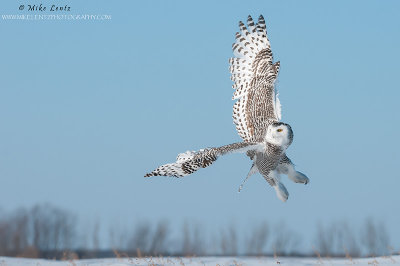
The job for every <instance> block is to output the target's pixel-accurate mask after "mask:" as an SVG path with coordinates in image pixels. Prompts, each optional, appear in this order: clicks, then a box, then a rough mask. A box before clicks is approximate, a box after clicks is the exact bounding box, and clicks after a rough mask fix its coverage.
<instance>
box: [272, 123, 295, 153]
mask: <svg viewBox="0 0 400 266" xmlns="http://www.w3.org/2000/svg"><path fill="white" fill-rule="evenodd" d="M265 140H266V142H268V143H271V144H274V145H277V146H280V147H283V148H285V149H286V148H287V147H289V145H290V144H292V142H293V131H292V128H291V127H290V126H289V125H288V124H285V123H282V122H275V123H273V124H271V125H269V126H268V129H267V134H266V136H265Z"/></svg>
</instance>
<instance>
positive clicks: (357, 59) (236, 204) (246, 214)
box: [0, 0, 400, 248]
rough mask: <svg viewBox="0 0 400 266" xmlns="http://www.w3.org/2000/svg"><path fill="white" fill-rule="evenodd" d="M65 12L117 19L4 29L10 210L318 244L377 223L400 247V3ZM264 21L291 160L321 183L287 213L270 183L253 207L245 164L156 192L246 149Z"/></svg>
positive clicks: (1, 68) (1, 203) (135, 5)
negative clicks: (253, 68)
mask: <svg viewBox="0 0 400 266" xmlns="http://www.w3.org/2000/svg"><path fill="white" fill-rule="evenodd" d="M34 2H36V1H31V3H34ZM39 2H40V1H39ZM39 2H37V3H39ZM57 2H58V1H57ZM66 2H68V5H69V6H70V7H71V13H72V14H107V15H111V16H112V19H111V20H109V21H107V20H106V21H72V20H63V21H18V20H13V21H11V20H4V19H1V18H0V33H1V41H0V47H1V50H0V54H1V56H0V58H1V59H0V73H1V74H0V75H1V78H0V181H1V185H0V188H1V193H0V208H3V209H6V210H13V209H15V208H18V207H21V206H22V207H29V206H32V205H34V204H36V203H43V202H50V203H52V204H53V205H55V206H59V207H63V208H66V209H68V210H70V211H72V212H74V213H76V214H77V215H78V216H79V217H80V219H81V220H82V221H85V222H86V223H90V222H91V221H94V220H96V219H100V220H101V221H102V222H104V223H105V224H108V223H110V224H113V223H125V224H128V223H130V222H132V221H133V222H134V221H139V220H148V221H158V220H160V219H168V220H169V221H170V222H171V224H172V226H176V227H178V226H180V225H181V224H182V222H183V221H184V220H187V219H188V220H195V221H199V222H200V223H203V224H205V226H207V227H208V228H210V229H213V228H216V229H218V228H221V227H222V226H224V225H227V224H230V223H235V224H237V225H238V226H239V227H240V228H242V229H243V230H245V228H246V227H248V226H249V225H253V224H254V223H257V222H259V221H262V220H267V221H270V222H271V223H273V224H277V223H280V222H281V221H284V222H285V224H286V225H287V226H288V227H289V228H290V229H291V230H293V231H296V232H298V233H299V234H300V235H301V236H302V237H303V238H304V239H306V241H312V240H313V237H314V233H315V227H316V224H317V223H318V222H322V223H329V222H331V221H340V220H347V221H348V222H349V223H350V224H352V225H353V226H354V228H358V227H359V224H361V223H362V222H363V221H364V219H365V218H366V217H369V216H372V217H375V218H376V219H377V220H378V221H383V222H385V224H386V225H387V228H388V231H389V233H390V234H391V242H392V244H393V245H394V246H396V247H398V248H399V247H400V246H399V245H400V244H399V243H400V228H399V227H398V224H400V215H399V213H400V212H399V211H398V208H399V207H398V205H399V203H400V195H399V192H398V189H399V187H400V172H399V171H398V165H399V161H400V153H399V144H400V140H399V135H400V123H399V122H400V118H399V111H398V108H399V104H398V101H399V99H400V86H399V82H398V77H399V66H398V65H399V62H400V52H399V47H400V17H399V12H400V2H397V1H380V2H378V1H335V2H333V1H331V2H328V1H302V2H300V1H196V2H194V1H192V2H189V1H171V2H167V1H148V2H145V1H119V2H118V3H115V2H112V3H111V2H109V1H85V2H84V3H83V2H82V1H77V0H70V1H66ZM40 3H43V4H45V5H51V4H53V2H52V1H47V0H46V1H41V2H40ZM21 4H25V5H26V4H28V2H26V3H25V1H24V0H22V1H19V2H16V1H10V0H7V1H5V2H4V1H3V2H2V3H1V4H0V13H1V15H4V14H30V13H29V11H26V10H25V11H20V10H18V8H19V6H20V5H21ZM45 13H46V14H50V11H45ZM249 14H250V15H252V16H253V18H257V17H258V16H259V15H260V14H263V15H264V17H265V19H266V23H267V30H268V34H269V39H270V41H271V47H272V51H273V53H274V58H275V60H276V61H278V60H279V61H280V62H281V70H280V74H279V80H278V84H277V86H278V90H279V92H280V101H281V103H282V121H284V122H286V123H289V124H290V125H291V126H292V128H293V130H294V142H293V144H292V145H291V147H290V148H289V149H288V151H287V153H288V155H289V157H290V158H291V159H292V160H293V162H294V163H295V164H296V165H297V168H298V170H300V171H302V172H304V173H306V174H307V175H308V177H309V178H310V180H311V182H310V184H309V185H307V186H304V185H299V184H294V183H291V182H290V181H289V180H288V179H287V178H283V182H284V184H285V185H286V187H287V188H288V190H289V193H290V196H289V200H288V202H286V203H282V202H280V201H279V200H278V199H277V197H276V195H275V192H274V190H273V189H272V188H271V187H269V185H268V184H267V183H266V182H265V180H263V178H262V177H261V176H260V175H256V176H253V177H251V179H250V180H249V181H248V182H247V184H246V185H245V187H244V189H243V191H242V192H241V193H240V194H239V193H237V189H238V187H239V185H240V183H241V182H242V180H243V179H244V177H245V176H246V174H247V172H248V170H249V168H250V165H251V163H250V161H249V159H248V158H246V157H245V156H243V155H230V156H227V157H224V158H221V159H219V160H218V161H217V162H216V163H215V164H214V165H213V166H212V167H210V168H208V169H202V170H200V171H199V172H197V173H196V174H194V175H193V176H189V177H185V178H182V179H174V178H167V177H165V178H163V177H156V178H151V179H145V178H143V175H144V174H145V173H146V172H148V171H150V170H152V169H154V168H155V167H157V166H158V165H160V164H164V163H168V162H172V161H174V160H175V158H176V155H177V154H178V153H180V152H184V151H186V150H197V149H200V148H204V147H209V146H220V145H224V144H229V143H233V142H237V141H240V138H239V136H238V135H237V133H236V130H235V127H234V125H233V122H232V118H231V114H232V105H233V103H234V102H233V101H232V100H231V97H232V93H233V90H232V89H231V85H232V82H231V81H230V79H229V70H228V59H229V58H230V57H231V56H232V50H231V45H232V43H233V41H234V36H235V32H236V31H238V26H237V24H238V21H239V20H246V18H247V15H249Z"/></svg>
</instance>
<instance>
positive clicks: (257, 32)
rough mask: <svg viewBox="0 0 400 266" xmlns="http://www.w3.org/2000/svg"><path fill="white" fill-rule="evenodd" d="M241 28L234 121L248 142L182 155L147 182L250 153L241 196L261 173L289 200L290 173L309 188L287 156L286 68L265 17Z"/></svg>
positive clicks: (234, 66)
mask: <svg viewBox="0 0 400 266" xmlns="http://www.w3.org/2000/svg"><path fill="white" fill-rule="evenodd" d="M239 29H240V32H237V33H236V41H235V43H234V44H233V46H232V47H233V48H232V49H233V54H234V57H233V58H230V60H229V64H230V72H231V74H232V76H231V79H232V81H233V82H234V84H233V88H234V89H235V92H234V94H233V100H237V101H236V103H235V104H234V105H233V121H234V123H235V125H236V130H237V132H238V134H239V136H240V137H241V138H242V139H243V142H239V143H233V144H229V145H225V146H221V147H215V148H206V149H201V150H199V151H187V152H185V153H181V154H179V155H178V157H177V158H176V162H175V163H170V164H165V165H162V166H160V167H158V168H157V169H155V170H154V171H152V172H150V173H148V174H146V175H145V177H150V176H174V177H183V176H187V175H190V174H192V173H193V172H195V171H197V170H198V169H200V168H205V167H207V166H209V165H211V164H212V163H213V162H215V161H216V160H217V158H218V157H219V156H222V155H225V154H228V153H246V154H247V156H249V157H250V159H251V160H252V161H253V164H252V166H251V168H250V171H249V173H248V175H247V177H246V178H245V179H244V181H243V183H242V184H241V185H240V187H239V192H240V190H241V189H242V187H243V185H244V183H245V182H246V181H247V179H248V178H249V177H250V176H251V175H252V174H255V173H257V172H259V173H260V174H261V175H262V176H263V177H264V178H265V180H266V181H267V182H268V183H269V184H270V185H271V186H272V187H273V188H274V189H275V191H276V194H277V196H278V198H279V199H280V200H282V201H286V200H287V199H288V196H289V193H288V191H287V189H286V188H285V186H284V185H283V184H282V183H281V181H280V174H286V175H287V176H288V177H289V178H290V179H291V180H292V181H293V182H296V183H302V184H307V183H308V182H309V179H308V177H307V176H306V175H304V174H302V173H300V172H298V171H296V170H295V168H294V164H293V163H292V161H291V160H290V159H289V158H288V157H287V156H286V153H285V152H286V149H287V148H288V147H289V146H290V144H291V143H292V141H293V131H292V128H291V127H290V125H288V124H286V123H283V122H280V120H281V105H280V102H279V99H278V94H277V91H276V88H275V81H276V78H277V76H278V73H279V67H280V63H279V61H278V62H275V63H274V60H273V57H272V52H271V47H270V43H269V40H268V37H267V30H266V26H265V20H264V18H263V16H260V17H259V18H258V22H257V23H254V21H253V19H252V17H251V16H249V17H248V19H247V27H246V26H245V25H244V24H243V22H241V21H240V22H239Z"/></svg>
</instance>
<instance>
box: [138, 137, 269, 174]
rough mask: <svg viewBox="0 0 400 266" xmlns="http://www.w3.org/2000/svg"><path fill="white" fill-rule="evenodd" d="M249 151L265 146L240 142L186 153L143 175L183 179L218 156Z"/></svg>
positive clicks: (261, 149)
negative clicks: (172, 161) (174, 160)
mask: <svg viewBox="0 0 400 266" xmlns="http://www.w3.org/2000/svg"><path fill="white" fill-rule="evenodd" d="M249 150H256V151H260V152H263V151H264V150H265V145H264V144H261V143H251V142H240V143H233V144H229V145H225V146H221V147H217V148H207V149H202V150H199V151H196V152H195V151H187V152H185V153H180V154H179V155H178V157H177V158H176V162H175V163H169V164H164V165H161V166H159V167H158V168H157V169H155V170H154V171H152V172H151V173H148V174H146V175H145V177H150V176H174V177H183V176H187V175H190V174H192V173H194V172H196V171H197V170H199V169H200V168H206V167H207V166H210V165H211V164H212V163H213V162H215V161H216V160H217V159H218V157H219V156H222V155H225V154H229V153H245V152H247V151H249Z"/></svg>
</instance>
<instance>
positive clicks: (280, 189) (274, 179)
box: [264, 170, 289, 202]
mask: <svg viewBox="0 0 400 266" xmlns="http://www.w3.org/2000/svg"><path fill="white" fill-rule="evenodd" d="M264 178H265V180H267V182H268V183H269V184H270V185H271V186H272V187H273V188H274V189H275V191H276V195H277V196H278V198H279V199H280V200H281V201H283V202H286V201H287V199H288V198H289V192H288V191H287V189H286V187H285V186H284V185H283V184H282V183H281V182H280V180H279V179H280V178H279V173H278V171H277V170H272V171H270V172H269V174H268V176H267V177H265V176H264Z"/></svg>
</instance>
